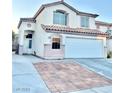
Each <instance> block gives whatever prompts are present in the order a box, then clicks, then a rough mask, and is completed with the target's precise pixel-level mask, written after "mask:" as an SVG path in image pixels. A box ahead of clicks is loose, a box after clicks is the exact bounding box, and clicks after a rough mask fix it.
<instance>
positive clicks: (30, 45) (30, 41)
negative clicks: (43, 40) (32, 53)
mask: <svg viewBox="0 0 124 93" xmlns="http://www.w3.org/2000/svg"><path fill="white" fill-rule="evenodd" d="M29 48H32V40H29Z"/></svg>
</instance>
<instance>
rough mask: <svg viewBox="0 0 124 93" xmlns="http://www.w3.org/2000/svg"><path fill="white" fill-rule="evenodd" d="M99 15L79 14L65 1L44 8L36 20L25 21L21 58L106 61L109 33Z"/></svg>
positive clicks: (35, 16)
mask: <svg viewBox="0 0 124 93" xmlns="http://www.w3.org/2000/svg"><path fill="white" fill-rule="evenodd" d="M98 16H99V15H97V14H92V13H85V12H81V11H78V10H76V9H75V8H73V7H72V6H70V5H69V4H67V3H65V2H64V1H58V2H54V3H49V4H44V5H42V6H41V7H40V8H39V10H38V11H37V12H36V14H35V15H34V16H33V17H32V18H21V19H20V21H19V24H18V29H19V54H34V55H36V56H39V57H42V58H45V59H63V58H105V57H106V55H107V51H106V37H107V35H108V34H107V33H105V32H102V31H100V29H99V28H98V25H97V22H96V21H95V18H96V17H98Z"/></svg>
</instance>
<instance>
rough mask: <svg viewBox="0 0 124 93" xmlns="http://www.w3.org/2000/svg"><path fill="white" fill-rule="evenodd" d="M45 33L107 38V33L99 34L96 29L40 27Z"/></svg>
mask: <svg viewBox="0 0 124 93" xmlns="http://www.w3.org/2000/svg"><path fill="white" fill-rule="evenodd" d="M41 26H42V28H43V29H44V30H45V31H46V32H57V33H58V32H61V33H70V34H85V35H102V36H107V35H108V34H107V33H104V32H101V31H99V30H97V29H84V28H70V27H66V26H55V25H43V24H42V25H41Z"/></svg>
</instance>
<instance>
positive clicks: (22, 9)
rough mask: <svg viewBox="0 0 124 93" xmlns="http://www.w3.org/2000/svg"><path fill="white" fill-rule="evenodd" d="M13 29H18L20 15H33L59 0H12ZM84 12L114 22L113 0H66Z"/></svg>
mask: <svg viewBox="0 0 124 93" xmlns="http://www.w3.org/2000/svg"><path fill="white" fill-rule="evenodd" d="M12 1H13V2H12V4H13V5H12V9H13V29H15V30H16V26H17V24H18V21H19V18H20V17H32V16H33V15H34V14H35V13H36V11H37V10H38V9H39V7H40V6H41V5H42V4H45V3H50V2H55V1H59V0H12ZM64 1H65V2H66V3H68V4H70V5H71V6H73V7H74V8H76V9H77V10H79V11H82V12H89V13H96V14H99V15H100V16H99V17H98V18H96V20H101V21H105V22H110V23H111V22H112V0H64Z"/></svg>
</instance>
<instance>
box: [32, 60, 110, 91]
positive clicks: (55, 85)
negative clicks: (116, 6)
mask: <svg viewBox="0 0 124 93" xmlns="http://www.w3.org/2000/svg"><path fill="white" fill-rule="evenodd" d="M34 67H35V68H36V69H37V71H38V72H39V74H40V76H41V78H42V79H43V80H44V82H45V83H46V85H47V87H48V88H49V90H50V91H51V93H68V92H73V91H78V90H83V89H89V88H94V87H102V86H106V85H111V83H112V81H111V80H110V79H107V78H105V77H103V76H101V75H99V74H97V73H95V72H93V71H90V70H88V69H87V68H84V67H82V66H81V65H79V64H77V63H73V62H66V63H65V62H42V63H34Z"/></svg>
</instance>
